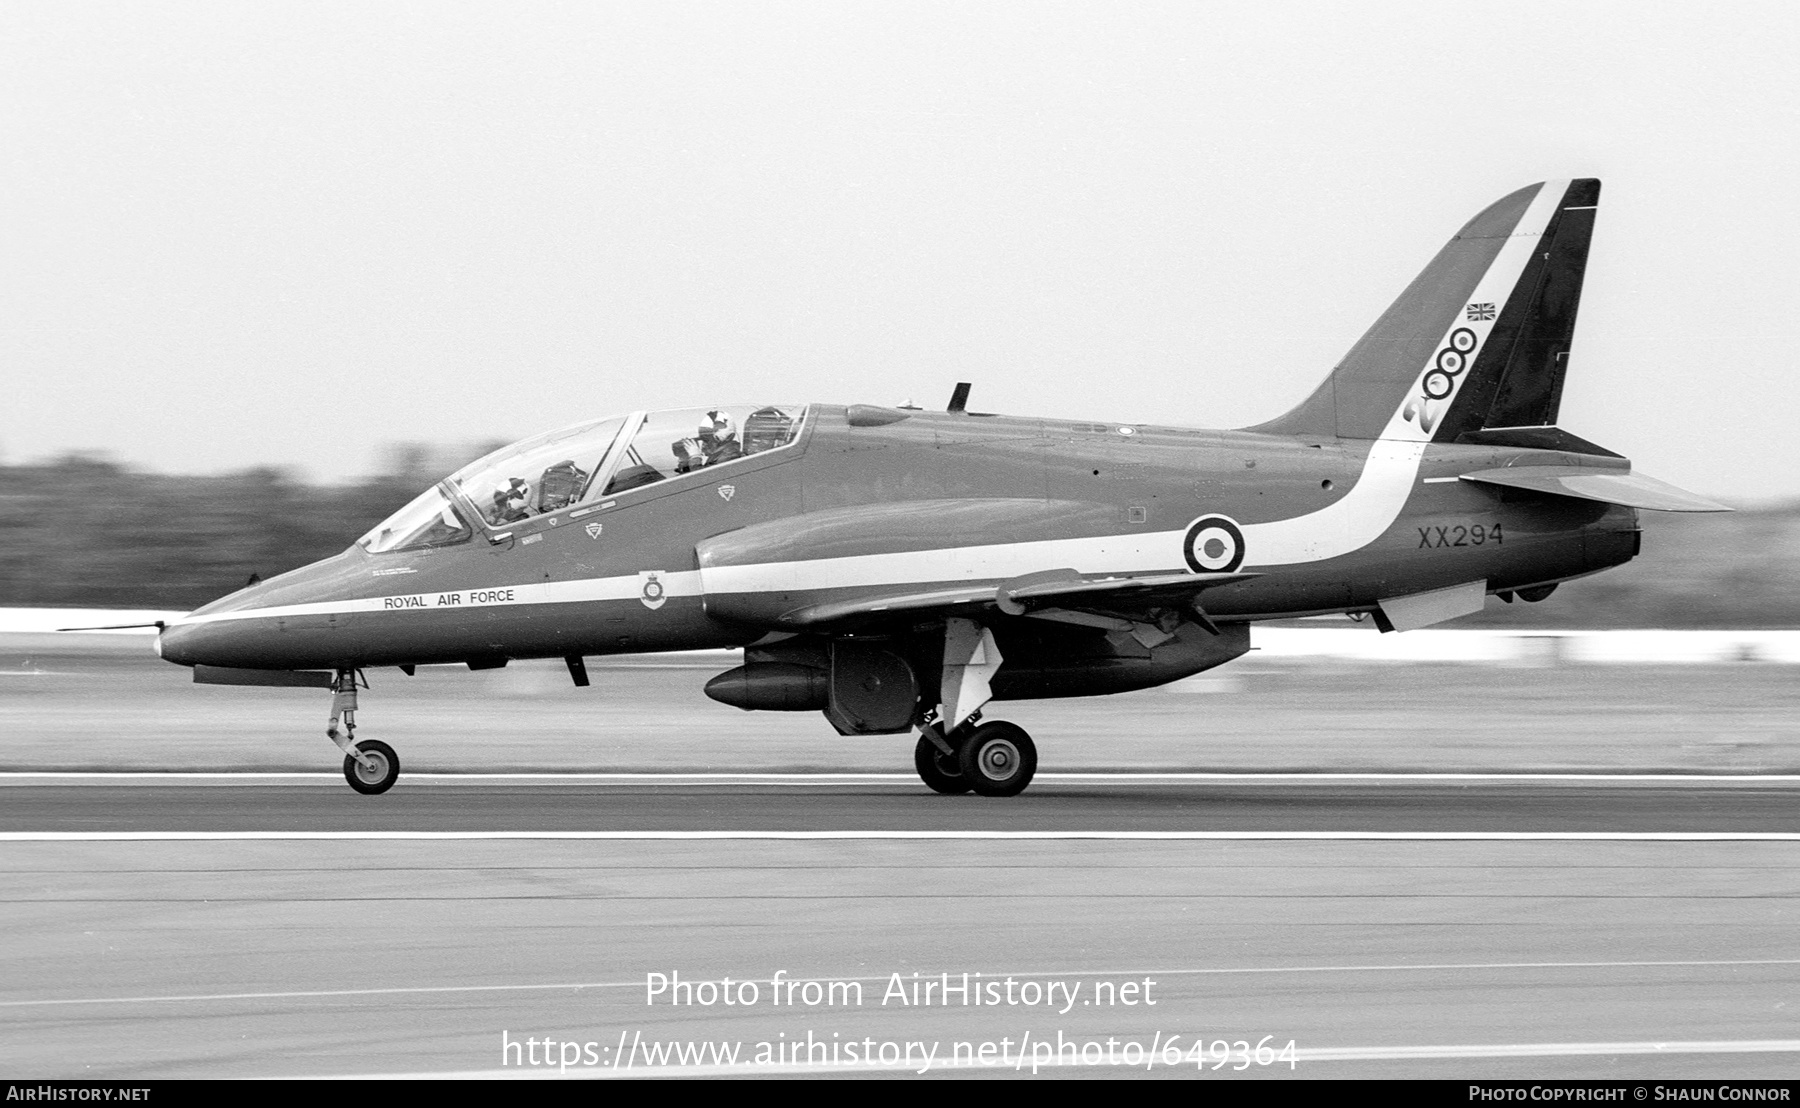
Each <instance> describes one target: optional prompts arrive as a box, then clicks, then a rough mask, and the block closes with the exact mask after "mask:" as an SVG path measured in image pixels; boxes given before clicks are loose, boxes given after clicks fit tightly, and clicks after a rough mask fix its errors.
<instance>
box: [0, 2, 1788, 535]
mask: <svg viewBox="0 0 1800 1108" xmlns="http://www.w3.org/2000/svg"><path fill="white" fill-rule="evenodd" d="M1797 11H1800V9H1797V8H1796V6H1794V5H1790V4H1783V3H1767V4H1730V3H1708V4H1706V5H1697V4H1696V5H1684V6H1680V7H1677V6H1674V5H1651V4H1644V3H1641V2H1637V3H1619V4H1571V3H1566V2H1559V3H1547V4H1541V5H1540V4H1531V3H1518V2H1509V3H1505V4H1460V5H1449V4H1444V3H1421V4H1402V3H1383V4H1363V5H1347V4H1330V5H1324V4H1321V5H1282V4H1272V3H1261V2H1259V3H1256V4H1248V3H1228V4H1224V3H1222V4H1210V3H1179V4H1148V3H1119V2H1107V3H1094V4H1051V3H1045V2H1043V0H1031V2H1029V3H988V4H982V3H971V2H968V0H959V2H955V3H946V4H927V3H883V4H852V3H845V2H843V0H835V2H830V3H819V4H799V3H741V2H740V3H725V4H703V3H682V4H674V3H666V4H665V3H630V4H603V3H570V4H526V3H517V2H508V3H503V4H502V3H494V4H472V3H464V4H456V3H447V2H442V0H440V2H434V3H429V4H419V5H402V4H372V3H367V2H357V3H350V4H326V3H317V2H308V3H303V4H298V3H296V4H284V3H273V2H258V3H247V2H245V3H230V4H218V5H207V4H197V3H181V2H174V3H164V4H139V3H131V4H78V3H70V2H68V0H57V2H55V3H48V2H45V3H26V2H16V3H9V4H6V5H4V6H0V380H3V381H4V382H5V385H6V390H5V394H4V395H5V401H4V403H3V404H0V460H5V461H8V462H19V461H26V460H32V459H37V458H43V457H46V456H50V455H54V454H58V453H61V452H64V451H68V450H73V449H97V450H103V451H107V452H110V453H112V454H114V455H115V456H117V457H119V458H121V459H123V460H125V461H128V462H131V463H133V464H138V465H142V466H146V467H150V468H153V469H158V470H165V471H177V472H181V471H186V472H216V471H222V470H229V469H237V468H243V467H248V466H252V465H259V464H275V465H282V466H294V467H298V468H300V469H302V470H304V471H306V472H307V473H308V474H310V475H312V476H314V477H318V478H332V479H336V478H343V477H347V476H351V475H355V474H359V473H362V472H365V471H368V470H370V469H372V468H373V467H374V466H375V464H376V461H377V454H378V451H379V449H380V447H381V446H382V445H383V444H386V443H390V442H394V441H400V440H417V441H430V442H470V441H477V440H490V439H494V438H515V437H519V436H523V435H526V434H530V433H533V432H535V431H538V430H542V429H545V428H547V427H551V426H555V425H558V424H561V423H567V422H570V421H573V420H575V419H579V418H585V417H589V416H599V415H605V414H610V413H615V412H622V411H626V410H630V409H634V408H642V407H653V408H654V407H681V406H692V405H700V404H707V403H713V402H733V401H765V400H781V401H790V400H820V401H827V402H858V401H863V402H871V403H897V402H900V401H904V400H907V399H914V400H917V401H918V402H919V403H921V404H927V405H930V406H942V404H943V403H944V401H945V400H946V399H947V398H948V396H949V393H950V390H951V387H952V385H953V384H954V383H955V382H956V381H958V380H970V381H973V382H974V394H973V397H972V401H971V406H972V407H974V408H977V409H979V410H988V411H1001V412H1008V413H1014V414H1020V415H1041V416H1058V417H1073V418H1089V417H1094V418H1102V419H1116V420H1125V421H1142V422H1157V423H1179V424H1189V425H1198V426H1211V427H1231V426H1241V425H1244V424H1248V423H1254V422H1258V421H1261V420H1263V419H1267V418H1270V417H1272V416H1274V415H1277V414H1279V413H1280V412H1282V411H1284V410H1286V409H1287V408H1288V407H1290V406H1291V405H1293V404H1294V403H1296V402H1298V401H1299V400H1300V399H1301V398H1302V397H1303V396H1304V395H1305V394H1306V393H1307V392H1308V391H1310V390H1311V389H1312V388H1313V387H1314V386H1315V385H1316V384H1317V383H1318V381H1319V380H1320V379H1321V378H1322V377H1323V376H1324V374H1325V373H1326V372H1327V371H1328V370H1329V369H1330V367H1331V366H1332V365H1333V364H1334V363H1335V362H1336V361H1337V359H1338V358H1339V357H1340V356H1341V355H1342V354H1343V352H1344V351H1345V350H1346V349H1347V348H1348V347H1349V346H1350V344H1351V343H1352V342H1353V341H1355V339H1356V338H1357V336H1358V335H1360V334H1361V332H1362V331H1363V329H1364V328H1365V327H1367V326H1368V324H1369V323H1370V322H1372V321H1373V319H1374V318H1375V317H1376V316H1377V315H1378V314H1379V313H1380V312H1381V310H1382V309H1383V308H1384V307H1385V306H1386V305H1387V303H1388V302H1389V301H1390V300H1392V299H1393V297H1394V296H1395V295H1396V294H1398V293H1399V291H1400V289H1401V288H1402V287H1404V286H1405V284H1406V283H1407V281H1408V280H1410V279H1411V278H1412V276H1413V275H1414V274H1415V273H1416V272H1417V271H1418V270H1419V269H1420V268H1421V267H1422V266H1423V265H1424V264H1425V262H1426V261H1427V260H1428V259H1429V258H1430V257H1431V255H1432V254H1433V253H1434V252H1435V251H1436V250H1437V248H1438V247H1439V246H1440V245H1442V243H1443V242H1444V240H1446V239H1447V238H1448V237H1449V236H1450V235H1451V234H1452V233H1454V232H1455V231H1456V229H1457V228H1458V227H1459V226H1460V225H1461V224H1462V223H1463V222H1464V221H1465V220H1466V219H1468V217H1469V216H1471V215H1473V214H1474V213H1475V212H1476V211H1478V210H1479V209H1481V208H1482V207H1484V206H1485V205H1486V204H1488V203H1489V202H1490V201H1492V200H1494V199H1496V198H1498V197H1499V196H1501V195H1503V194H1504V193H1506V192H1509V191H1511V190H1513V189H1515V188H1517V187H1519V186H1521V185H1525V184H1529V183H1531V182H1533V181H1539V180H1543V179H1546V178H1559V177H1575V176H1597V177H1600V178H1602V179H1603V180H1604V181H1605V192H1604V195H1603V198H1602V202H1601V209H1600V214H1599V221H1598V224H1597V227H1596V231H1595V237H1594V246H1593V253H1592V255H1591V258H1590V264H1589V267H1588V279H1587V286H1586V293H1585V296H1584V299H1583V303H1582V310H1581V319H1580V324H1579V326H1578V328H1577V330H1576V338H1575V347H1574V351H1573V354H1572V356H1571V367H1572V368H1571V371H1570V376H1569V383H1568V386H1567V389H1566V392H1565V398H1564V403H1563V409H1562V419H1561V423H1562V425H1563V426H1565V427H1567V428H1569V429H1570V430H1573V431H1575V432H1576V433H1577V434H1580V435H1582V436H1584V437H1586V438H1589V439H1592V440H1594V441H1597V442H1599V443H1601V444H1603V445H1606V446H1608V447H1611V448H1613V449H1615V450H1618V451H1620V452H1622V453H1625V454H1628V455H1629V456H1630V457H1631V458H1632V459H1633V460H1634V462H1635V463H1636V465H1637V467H1638V468H1639V469H1640V470H1641V471H1643V472H1646V473H1649V474H1651V475H1653V476H1657V477H1660V478H1663V479H1664V480H1668V481H1673V482H1675V483H1676V484H1680V485H1684V486H1687V487H1690V488H1693V489H1694V490H1696V491H1699V492H1703V493H1713V494H1717V495H1720V496H1723V497H1727V498H1730V499H1732V500H1734V501H1738V502H1743V501H1748V500H1756V499H1766V498H1775V497H1794V496H1800V458H1797V457H1796V453H1795V451H1794V450H1793V449H1792V447H1790V445H1789V440H1790V439H1791V438H1792V437H1793V436H1794V433H1795V428H1796V427H1797V426H1800V376H1797V375H1796V373H1795V372H1794V369H1793V363H1794V358H1795V355H1796V351H1800V341H1797V339H1800V324H1797V323H1796V322H1795V320H1796V316H1797V312H1796V304H1795V300H1796V293H1797V292H1800V288H1797V287H1796V286H1797V282H1796V279H1795V267H1796V264H1797V259H1800V201H1797V199H1796V196H1797V189H1796V183H1797V181H1800V111H1797V109H1800V96H1797V94H1796V89H1797V88H1800V80H1797V78H1796V75H1795V74H1796V68H1797V66H1796V61H1795V59H1796V58H1800V33H1797V32H1800V14H1797Z"/></svg>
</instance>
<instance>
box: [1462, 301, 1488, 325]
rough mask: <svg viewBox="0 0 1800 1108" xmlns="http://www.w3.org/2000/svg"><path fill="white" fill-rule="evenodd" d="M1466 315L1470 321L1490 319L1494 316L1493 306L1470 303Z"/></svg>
mask: <svg viewBox="0 0 1800 1108" xmlns="http://www.w3.org/2000/svg"><path fill="white" fill-rule="evenodd" d="M1468 315H1469V322H1471V323H1480V322H1482V321H1484V320H1489V319H1492V318H1494V306H1493V305H1492V304H1470V305H1469V312H1468Z"/></svg>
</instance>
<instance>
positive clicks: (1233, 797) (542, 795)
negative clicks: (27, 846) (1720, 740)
mask: <svg viewBox="0 0 1800 1108" xmlns="http://www.w3.org/2000/svg"><path fill="white" fill-rule="evenodd" d="M93 780H94V781H103V780H104V778H100V777H97V778H94V779H93ZM214 780H216V781H229V780H230V778H219V779H214ZM1354 780H1355V779H1351V781H1354ZM329 783H330V778H326V779H324V781H323V782H321V784H329ZM175 831H199V832H219V833H230V832H334V833H346V832H363V831H367V832H433V833H453V832H520V833H531V832H614V833H616V832H630V831H651V832H655V831H683V832H713V831H719V832H756V831H786V832H837V831H895V832H923V831H937V832H944V831H981V832H1039V833H1042V832H1067V831H1090V832H1112V831H1120V832H1125V831H1131V832H1170V833H1178V832H1250V833H1275V832H1370V833H1382V834H1404V833H1416V832H1431V833H1440V834H1442V833H1512V834H1523V833H1530V834H1571V833H1608V832H1621V833H1654V832H1697V833H1719V834H1800V782H1796V781H1793V780H1791V779H1790V780H1787V781H1785V782H1783V783H1778V784H1763V783H1760V782H1758V781H1757V780H1756V779H1754V778H1751V779H1742V778H1740V779H1737V780H1733V781H1725V782H1718V783H1712V782H1707V781H1705V780H1704V779H1699V780H1692V779H1690V780H1689V781H1687V782H1685V783H1683V784H1680V785H1661V784H1658V783H1655V782H1654V780H1650V781H1646V780H1644V779H1642V778H1638V779H1633V780H1628V781H1620V782H1618V783H1610V782H1606V781H1605V780H1604V779H1596V778H1588V779H1586V780H1557V781H1548V782H1537V781H1532V780H1530V779H1523V780H1521V781H1517V782H1511V781H1507V780H1505V779H1504V778H1498V777H1488V778H1481V779H1477V780H1476V781H1473V782H1463V783H1446V782H1440V781H1424V782H1421V781H1418V780H1416V779H1412V778H1408V777H1404V776H1394V777H1389V778H1384V779H1379V780H1378V781H1377V782H1373V783H1350V782H1342V781H1337V780H1334V779H1333V778H1332V776H1331V775H1316V776H1312V777H1308V778H1306V779H1304V780H1303V781H1301V782H1296V783H1293V784H1289V783H1285V782H1282V781H1281V780H1280V779H1279V778H1277V777H1273V776H1270V777H1262V778H1249V779H1241V778H1234V777H1232V776H1230V775H1217V776H1215V777H1214V778H1212V779H1211V780H1208V781H1206V782H1205V783H1190V782H1180V783H1170V782H1168V781H1166V780H1164V779H1162V778H1160V777H1157V776H1149V777H1139V776H1135V775H1116V776H1114V777H1113V778H1112V779H1111V780H1107V779H1105V778H1102V777H1101V776H1100V775H1082V777H1081V778H1080V779H1079V780H1078V781H1076V782H1064V781H1056V780H1045V781H1040V782H1037V783H1035V784H1034V785H1033V786H1032V788H1031V789H1030V790H1029V791H1028V792H1026V793H1025V794H1024V795H1021V796H1018V797H1011V798H988V797H978V796H972V795H968V796H957V797H950V796H939V795H937V794H935V793H932V792H930V791H929V790H927V789H926V788H925V787H924V786H923V785H921V784H919V783H918V782H917V781H916V780H912V781H909V780H906V779H904V778H900V779H897V780H891V779H890V780H882V779H879V778H875V777H874V775H866V776H864V777H862V778H861V779H860V780H858V779H856V778H852V781H851V782H850V783H843V784H840V785H839V786H838V787H835V788H830V787H816V786H813V785H812V784H810V783H809V782H808V780H807V778H806V776H805V775H786V776H782V775H768V776H767V778H766V779H765V780H764V781H763V782H760V783H755V784H747V783H729V784H705V783H694V782H689V781H681V780H676V781H672V782H671V781H666V780H665V781H663V782H659V783H646V782H625V781H620V782H612V783H605V784H593V783H573V784H562V783H557V782H556V779H554V778H547V779H544V780H540V781H538V782H536V783H532V784H522V783H513V782H506V781H500V782H495V781H488V782H479V783H470V784H446V783H432V784H412V783H408V782H406V781H405V780H402V782H401V783H400V784H399V785H397V786H396V787H395V788H394V789H393V790H392V791H390V792H389V793H387V794H385V795H383V796H379V797H365V796H361V795H358V794H356V793H354V792H352V791H351V790H350V789H349V788H348V786H345V785H343V784H341V782H340V783H338V785H337V787H335V788H321V787H317V786H315V785H311V784H308V785H299V786H296V785H252V786H236V785H230V784H217V783H215V784H213V785H212V786H211V787H207V788H204V789H195V788H193V787H191V786H164V785H157V784H135V785H124V786H113V785H106V784H99V783H88V784H81V785H37V786H35V787H30V788H15V789H10V790H6V792H5V804H4V807H3V808H0V834H6V833H30V832H81V833H88V834H118V833H128V832H175Z"/></svg>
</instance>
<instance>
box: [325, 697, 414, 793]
mask: <svg viewBox="0 0 1800 1108" xmlns="http://www.w3.org/2000/svg"><path fill="white" fill-rule="evenodd" d="M365 687H367V686H365ZM340 719H342V720H343V722H344V729H343V730H342V731H339V730H338V720H340ZM325 737H326V738H328V739H330V740H331V741H332V742H334V743H336V744H337V745H338V748H339V749H341V750H342V751H343V752H344V780H346V781H348V782H350V787H351V788H353V789H355V790H356V791H357V792H359V793H364V794H366V795H370V796H373V795H375V794H376V793H384V792H387V791H388V790H389V789H391V788H393V787H394V782H395V781H397V780H399V778H400V756H399V755H398V754H395V753H394V748H393V747H391V746H389V745H388V744H386V743H384V742H382V741H380V740H379V739H364V740H363V741H362V742H357V741H356V671H355V670H353V669H340V670H338V671H337V680H336V681H335V682H334V683H333V684H332V686H331V722H329V723H328V724H326V725H325Z"/></svg>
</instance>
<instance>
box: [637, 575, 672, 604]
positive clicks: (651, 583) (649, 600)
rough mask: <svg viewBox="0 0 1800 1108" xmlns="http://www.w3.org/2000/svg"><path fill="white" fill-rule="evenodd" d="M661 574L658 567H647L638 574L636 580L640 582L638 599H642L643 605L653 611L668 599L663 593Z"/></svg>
mask: <svg viewBox="0 0 1800 1108" xmlns="http://www.w3.org/2000/svg"><path fill="white" fill-rule="evenodd" d="M662 575H663V571H662V570H660V569H647V570H644V571H643V572H642V573H639V574H638V581H639V582H640V583H641V587H640V590H639V592H638V599H639V600H641V601H643V604H644V607H646V608H648V609H650V610H651V611H653V612H654V611H655V610H656V609H658V608H660V607H662V606H663V605H664V604H665V603H667V602H668V599H669V598H668V596H666V595H665V594H664V590H663V583H662Z"/></svg>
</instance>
